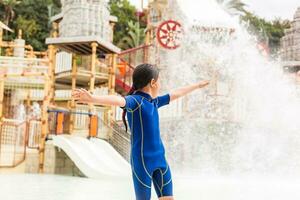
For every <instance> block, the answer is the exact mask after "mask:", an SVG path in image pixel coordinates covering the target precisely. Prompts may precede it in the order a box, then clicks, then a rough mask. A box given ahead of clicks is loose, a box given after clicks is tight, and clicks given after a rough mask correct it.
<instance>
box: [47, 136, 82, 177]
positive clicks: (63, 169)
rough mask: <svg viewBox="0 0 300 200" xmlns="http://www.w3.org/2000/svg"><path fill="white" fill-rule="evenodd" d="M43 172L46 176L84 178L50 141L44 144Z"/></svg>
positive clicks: (66, 156)
mask: <svg viewBox="0 0 300 200" xmlns="http://www.w3.org/2000/svg"><path fill="white" fill-rule="evenodd" d="M44 172H45V173H47V174H60V175H68V176H80V177H84V176H85V175H84V174H83V173H82V172H81V171H80V170H79V169H78V167H77V166H76V165H75V164H74V162H73V161H72V160H71V159H70V158H69V157H68V155H67V154H66V153H65V152H64V151H63V150H61V149H59V148H58V147H55V146H54V145H53V144H52V141H48V142H47V143H46V149H45V166H44Z"/></svg>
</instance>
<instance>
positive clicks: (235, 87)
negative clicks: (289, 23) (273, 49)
mask: <svg viewBox="0 0 300 200" xmlns="http://www.w3.org/2000/svg"><path fill="white" fill-rule="evenodd" d="M178 4H179V7H180V8H181V11H182V12H183V16H184V17H182V19H179V21H180V23H181V24H182V25H183V27H184V33H185V35H184V38H183V39H182V41H181V47H180V48H179V49H177V50H175V51H166V52H165V56H163V57H162V58H161V60H162V61H163V66H165V68H166V69H165V71H164V73H165V75H164V78H167V80H166V81H164V85H167V88H166V89H167V90H169V89H171V88H176V87H178V86H181V85H184V84H190V83H194V82H195V81H199V80H202V79H211V80H212V84H211V85H214V84H215V80H216V83H217V89H215V87H213V86H211V87H210V88H208V89H205V90H202V91H197V92H195V93H193V94H191V95H189V96H188V101H186V106H185V112H184V114H183V116H184V117H183V118H181V119H176V120H172V119H167V120H165V121H166V122H163V128H162V133H163V138H164V140H165V144H166V147H167V148H166V149H167V154H168V158H169V160H170V163H171V165H172V166H173V168H174V170H175V171H176V172H178V173H182V174H189V175H193V176H197V175H201V174H213V175H215V174H222V175H224V174H225V175H243V174H247V175H249V174H252V175H253V176H258V177H260V176H268V177H269V176H271V177H272V176H274V177H282V176H290V177H294V176H297V177H299V175H300V173H299V172H300V154H299V152H300V137H299V135H300V123H299V122H298V118H299V116H300V100H299V97H298V96H297V95H296V91H295V85H294V83H291V82H290V81H289V80H287V79H286V77H285V76H284V74H283V70H282V67H281V66H280V65H279V62H278V61H276V60H271V59H270V58H265V57H263V56H262V55H261V54H260V52H259V51H258V49H257V43H258V41H257V40H256V38H255V37H254V36H251V35H249V34H248V33H247V31H246V28H245V27H244V25H240V24H239V21H238V19H237V18H232V17H231V16H229V15H228V14H226V13H225V12H224V11H223V9H222V8H220V7H219V6H218V5H217V4H216V3H215V2H214V1H213V0H206V1H197V2H195V1H192V0H187V1H185V0H178ZM195 26H198V27H200V26H204V27H210V28H211V27H221V28H224V27H225V28H228V29H231V28H233V29H235V32H234V33H233V34H229V33H228V30H227V29H224V31H221V32H219V33H216V31H211V32H204V31H195V29H192V27H195Z"/></svg>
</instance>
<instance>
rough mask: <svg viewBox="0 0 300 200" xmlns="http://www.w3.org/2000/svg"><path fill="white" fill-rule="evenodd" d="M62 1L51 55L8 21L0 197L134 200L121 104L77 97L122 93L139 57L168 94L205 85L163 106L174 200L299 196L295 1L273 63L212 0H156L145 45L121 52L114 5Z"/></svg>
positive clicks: (0, 51)
mask: <svg viewBox="0 0 300 200" xmlns="http://www.w3.org/2000/svg"><path fill="white" fill-rule="evenodd" d="M61 4H62V8H61V13H59V14H57V15H55V16H53V17H52V18H51V25H52V31H51V33H50V37H49V38H47V39H46V41H45V43H46V45H47V46H48V49H47V51H45V52H38V51H35V50H34V49H33V47H32V46H30V45H27V44H26V41H25V40H24V39H23V36H22V35H23V32H22V30H19V31H18V37H17V38H16V39H14V40H13V41H5V40H4V39H3V32H4V31H5V32H7V33H8V34H9V33H10V32H11V31H13V30H11V29H10V28H9V27H8V26H6V25H5V24H3V23H1V24H0V188H1V192H0V199H8V200H10V199H11V200H17V199H30V200H37V199H41V198H44V199H51V200H52V199H61V200H69V199H70V200H71V199H78V200H81V199H89V200H93V199H95V200H96V199H105V200H124V199H135V196H134V188H133V183H132V177H131V166H130V162H129V157H130V132H129V131H128V132H126V131H125V129H124V127H123V124H122V120H121V115H122V109H120V108H117V107H113V106H97V105H93V104H88V105H86V104H81V103H79V102H77V101H75V99H74V98H72V95H71V93H72V91H73V90H74V89H76V88H85V89H87V90H89V91H90V92H92V93H93V94H97V95H107V94H117V95H126V93H127V92H128V91H129V90H130V88H131V85H132V80H131V77H132V73H133V70H134V69H135V67H136V66H137V65H138V64H141V63H151V64H154V65H156V66H158V68H159V69H160V73H161V74H160V77H161V83H162V84H161V85H162V91H161V92H162V93H165V92H167V91H170V90H171V89H174V88H176V87H179V86H184V85H186V84H191V83H194V82H196V81H198V80H211V84H210V86H209V87H208V88H207V89H205V90H202V91H199V92H195V93H193V94H191V95H188V96H186V97H184V98H182V99H179V100H176V101H175V102H172V103H171V104H170V105H169V106H166V107H164V108H162V109H161V110H160V111H159V112H160V123H161V124H160V127H161V136H162V139H163V142H164V145H165V148H166V157H167V159H168V162H169V164H170V166H171V167H172V176H173V185H174V186H173V187H174V198H175V199H207V200H214V199H216V200H219V199H224V200H227V199H228V200H240V199H243V200H248V199H249V200H250V199H251V200H252V199H257V200H265V199H272V200H283V199H289V200H293V199H295V200H296V199H299V198H300V192H299V188H300V181H299V176H300V148H299V147H300V137H299V136H300V135H299V134H300V124H299V123H298V118H299V115H300V89H299V88H300V85H299V84H300V71H299V70H300V63H299V61H300V46H299V34H298V32H299V31H300V10H299V9H298V11H297V12H296V14H295V18H294V22H293V23H292V27H291V29H288V30H286V36H285V37H283V39H282V50H281V52H280V53H281V60H280V61H274V60H272V59H271V58H270V56H269V49H268V48H267V47H266V46H265V45H264V44H261V43H260V42H258V41H257V40H256V38H255V37H254V36H252V35H250V34H249V33H248V32H247V31H246V28H245V25H244V24H241V23H240V21H239V20H238V19H237V18H236V17H235V16H231V15H229V14H228V13H226V12H225V11H224V10H223V9H222V8H221V7H220V6H219V5H218V4H217V3H216V2H215V1H213V0H205V1H201V3H195V1H192V0H152V1H149V4H148V6H147V8H144V9H143V11H142V13H143V15H145V16H146V19H147V27H146V31H145V34H146V38H145V42H144V44H143V45H141V46H138V47H135V48H131V49H127V50H121V49H120V48H118V47H117V46H116V45H115V44H113V33H114V27H115V24H116V23H118V18H117V17H115V16H112V15H111V14H110V12H109V9H108V7H107V2H106V1H104V0H93V1H92V0H80V1H78V0H61ZM78 16H80V17H78ZM23 31H24V30H23ZM152 199H157V198H156V195H155V191H154V188H152Z"/></svg>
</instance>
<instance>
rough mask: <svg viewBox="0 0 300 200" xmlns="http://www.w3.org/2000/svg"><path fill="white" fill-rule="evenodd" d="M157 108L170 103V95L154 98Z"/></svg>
mask: <svg viewBox="0 0 300 200" xmlns="http://www.w3.org/2000/svg"><path fill="white" fill-rule="evenodd" d="M156 100H157V106H158V108H160V107H162V106H165V105H168V104H169V103H170V94H165V95H163V96H159V97H157V98H156Z"/></svg>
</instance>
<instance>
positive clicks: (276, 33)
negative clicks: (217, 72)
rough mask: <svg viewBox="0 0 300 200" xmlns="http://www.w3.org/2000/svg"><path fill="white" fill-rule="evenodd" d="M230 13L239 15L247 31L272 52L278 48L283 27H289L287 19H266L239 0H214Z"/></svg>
mask: <svg viewBox="0 0 300 200" xmlns="http://www.w3.org/2000/svg"><path fill="white" fill-rule="evenodd" d="M216 1H217V2H218V3H219V4H221V5H222V6H223V7H224V9H225V10H226V11H227V12H228V13H229V14H231V15H239V16H240V19H241V21H242V22H244V23H246V24H248V31H249V32H250V33H251V34H253V35H256V36H257V38H258V40H259V41H260V42H264V43H266V44H268V46H269V48H270V49H271V53H272V54H276V53H277V52H278V50H279V48H280V39H281V38H282V37H283V36H284V29H287V28H290V22H289V21H288V20H281V19H275V20H273V21H267V20H265V19H263V18H261V17H258V16H257V15H255V14H253V13H251V12H248V11H247V10H246V6H247V5H246V4H245V3H243V2H242V1H241V0H216Z"/></svg>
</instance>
